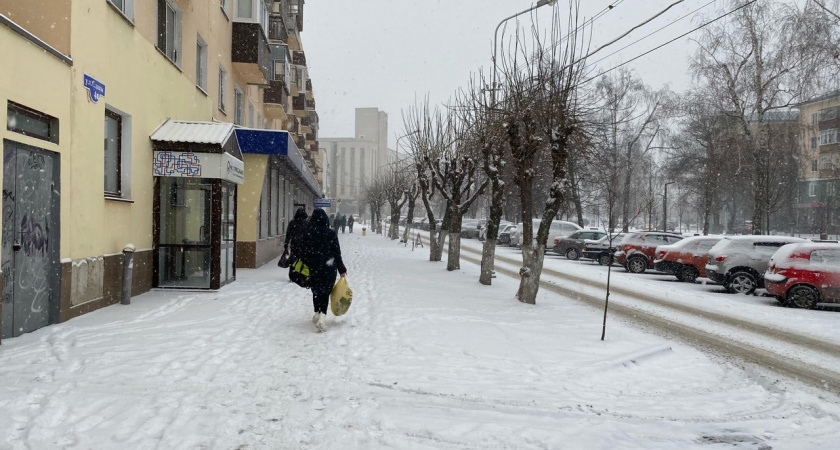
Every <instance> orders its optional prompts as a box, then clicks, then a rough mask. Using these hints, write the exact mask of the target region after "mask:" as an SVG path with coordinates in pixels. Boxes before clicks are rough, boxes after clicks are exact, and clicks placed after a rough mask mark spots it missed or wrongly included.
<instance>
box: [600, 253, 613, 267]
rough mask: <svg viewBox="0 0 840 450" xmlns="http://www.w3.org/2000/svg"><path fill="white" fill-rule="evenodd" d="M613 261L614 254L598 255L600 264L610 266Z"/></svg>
mask: <svg viewBox="0 0 840 450" xmlns="http://www.w3.org/2000/svg"><path fill="white" fill-rule="evenodd" d="M612 262H613V259H612V255H607V254H603V255H601V256H599V257H598V264H600V265H602V266H609V265H611V264H612Z"/></svg>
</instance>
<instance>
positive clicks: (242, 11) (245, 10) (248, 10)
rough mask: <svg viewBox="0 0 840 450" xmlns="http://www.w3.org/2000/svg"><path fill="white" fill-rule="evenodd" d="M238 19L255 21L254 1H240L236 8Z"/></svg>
mask: <svg viewBox="0 0 840 450" xmlns="http://www.w3.org/2000/svg"><path fill="white" fill-rule="evenodd" d="M236 18H237V19H253V18H254V0H239V2H238V5H237V7H236Z"/></svg>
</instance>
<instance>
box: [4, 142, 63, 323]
mask: <svg viewBox="0 0 840 450" xmlns="http://www.w3.org/2000/svg"><path fill="white" fill-rule="evenodd" d="M4 151H5V154H4V167H3V175H4V176H3V251H2V268H3V275H4V285H3V303H4V307H3V335H4V336H7V335H9V333H10V332H11V333H13V335H15V336H17V335H19V334H21V333H25V332H29V331H32V330H35V329H37V328H40V327H41V326H44V325H47V324H49V304H50V299H51V296H52V290H51V281H52V276H53V274H52V266H53V263H54V261H53V259H54V258H55V256H54V255H52V252H51V246H50V238H51V236H50V221H51V219H52V218H51V213H52V203H53V183H52V182H51V181H52V177H53V163H54V162H53V157H51V156H47V155H43V154H40V153H36V152H31V151H29V150H26V149H19V148H6V149H4ZM10 326H11V327H13V328H11V329H10V328H9V327H10Z"/></svg>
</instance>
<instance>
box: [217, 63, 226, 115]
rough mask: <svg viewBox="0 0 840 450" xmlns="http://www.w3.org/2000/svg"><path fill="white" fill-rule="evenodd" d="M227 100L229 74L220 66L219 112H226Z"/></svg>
mask: <svg viewBox="0 0 840 450" xmlns="http://www.w3.org/2000/svg"><path fill="white" fill-rule="evenodd" d="M225 98H227V72H225V69H223V68H222V66H219V110H220V111H221V112H225V109H227V107H226V106H225Z"/></svg>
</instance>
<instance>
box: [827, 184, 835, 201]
mask: <svg viewBox="0 0 840 450" xmlns="http://www.w3.org/2000/svg"><path fill="white" fill-rule="evenodd" d="M835 184H836V183H835V182H834V181H829V182H828V183H826V185H825V193H826V195H828V196H829V197H832V196H834V193H835V190H834V188H835Z"/></svg>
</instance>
